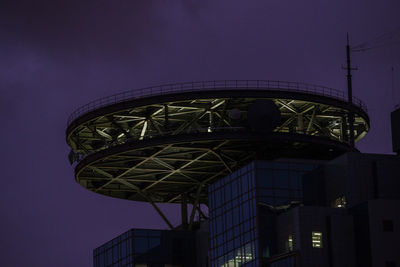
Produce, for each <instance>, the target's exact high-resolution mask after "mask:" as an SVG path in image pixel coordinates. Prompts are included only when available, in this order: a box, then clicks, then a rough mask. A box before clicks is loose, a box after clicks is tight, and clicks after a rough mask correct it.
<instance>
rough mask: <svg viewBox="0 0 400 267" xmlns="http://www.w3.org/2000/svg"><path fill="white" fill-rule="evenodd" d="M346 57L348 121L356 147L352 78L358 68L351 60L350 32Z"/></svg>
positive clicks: (352, 145)
mask: <svg viewBox="0 0 400 267" xmlns="http://www.w3.org/2000/svg"><path fill="white" fill-rule="evenodd" d="M346 57H347V67H346V68H345V69H346V70H347V99H348V102H349V114H348V123H349V131H350V135H349V139H350V140H349V142H350V145H351V147H354V113H353V111H352V110H351V105H352V104H353V87H352V80H351V77H352V76H351V71H352V70H357V68H352V67H351V61H350V45H349V34H348V33H347V45H346Z"/></svg>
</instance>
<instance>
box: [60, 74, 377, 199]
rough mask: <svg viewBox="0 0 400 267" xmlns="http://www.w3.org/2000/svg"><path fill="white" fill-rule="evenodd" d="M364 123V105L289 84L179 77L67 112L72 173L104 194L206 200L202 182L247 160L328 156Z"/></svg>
mask: <svg viewBox="0 0 400 267" xmlns="http://www.w3.org/2000/svg"><path fill="white" fill-rule="evenodd" d="M350 112H351V113H352V114H354V118H355V119H354V136H355V141H358V140H359V139H361V138H362V137H363V136H364V135H365V134H366V133H367V132H368V130H369V118H368V115H367V111H366V108H365V106H364V105H363V104H362V102H361V101H359V100H358V99H356V98H354V99H353V100H352V102H351V103H349V101H348V100H347V99H346V98H345V96H344V93H343V92H341V91H337V90H334V89H331V88H327V87H322V86H315V85H309V84H303V83H295V82H281V81H261V80H252V81H247V80H240V81H239V80H229V81H228V80H226V81H207V82H191V83H179V84H171V85H164V86H157V87H150V88H145V89H140V90H132V91H127V92H123V93H120V94H117V95H113V96H110V97H106V98H102V99H99V100H96V101H93V102H91V103H89V104H87V105H85V106H83V107H81V108H79V109H77V110H76V111H75V112H74V113H73V114H72V115H71V117H70V118H69V121H68V128H67V130H66V139H67V143H68V144H69V146H70V147H71V148H72V151H71V153H70V160H71V162H75V161H76V162H78V164H77V165H76V166H75V179H76V181H77V182H78V183H79V184H81V185H82V186H83V187H85V188H87V189H89V190H91V191H94V192H97V193H100V194H104V195H108V196H112V197H118V198H123V199H130V200H137V201H149V202H152V203H155V202H167V203H168V202H169V203H171V202H181V201H182V198H183V197H184V198H185V201H188V202H192V203H206V201H207V191H206V187H207V185H208V183H210V182H212V181H214V180H215V179H218V178H220V177H223V176H225V175H227V174H229V173H231V172H232V171H234V170H235V169H237V168H239V167H241V166H243V165H245V164H247V163H249V162H250V161H252V160H254V159H275V158H281V157H289V158H309V159H331V158H334V157H336V156H338V155H340V154H341V153H343V152H345V151H350V150H354V148H352V147H351V146H350V145H349V122H348V114H349V113H350Z"/></svg>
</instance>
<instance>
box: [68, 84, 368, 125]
mask: <svg viewBox="0 0 400 267" xmlns="http://www.w3.org/2000/svg"><path fill="white" fill-rule="evenodd" d="M210 89H218V90H243V89H263V90H281V91H293V92H304V93H309V94H313V95H321V96H327V97H331V98H335V99H339V100H342V101H347V97H346V96H345V93H344V92H343V91H339V90H336V89H332V88H329V87H325V86H320V85H313V84H307V83H299V82H286V81H272V80H217V81H202V82H185V83H174V84H166V85H159V86H152V87H147V88H142V89H132V90H128V91H125V92H121V93H117V94H114V95H111V96H107V97H103V98H99V99H96V100H94V101H92V102H89V103H87V104H85V105H83V106H81V107H79V108H78V109H76V110H75V111H74V112H73V113H72V114H71V115H70V116H69V118H68V123H67V124H68V126H69V125H70V124H71V123H72V121H74V120H75V119H77V118H78V117H80V116H82V115H83V114H86V113H88V112H90V111H93V110H95V109H98V108H101V107H104V106H108V105H112V104H117V103H121V102H125V101H129V100H133V99H138V98H144V97H149V96H156V95H165V94H172V93H183V92H193V91H202V90H210ZM353 104H354V105H356V106H358V107H360V108H361V109H363V110H364V111H365V112H367V107H366V105H365V104H364V103H363V102H362V101H361V100H360V99H358V98H356V97H353Z"/></svg>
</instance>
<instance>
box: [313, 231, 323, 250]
mask: <svg viewBox="0 0 400 267" xmlns="http://www.w3.org/2000/svg"><path fill="white" fill-rule="evenodd" d="M311 241H312V247H313V248H322V232H311Z"/></svg>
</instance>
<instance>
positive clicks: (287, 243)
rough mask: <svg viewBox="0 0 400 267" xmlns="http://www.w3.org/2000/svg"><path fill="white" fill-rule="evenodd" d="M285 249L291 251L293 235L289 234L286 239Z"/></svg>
mask: <svg viewBox="0 0 400 267" xmlns="http://www.w3.org/2000/svg"><path fill="white" fill-rule="evenodd" d="M286 250H287V251H293V236H292V235H291V234H290V235H289V236H288V239H287V240H286Z"/></svg>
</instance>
